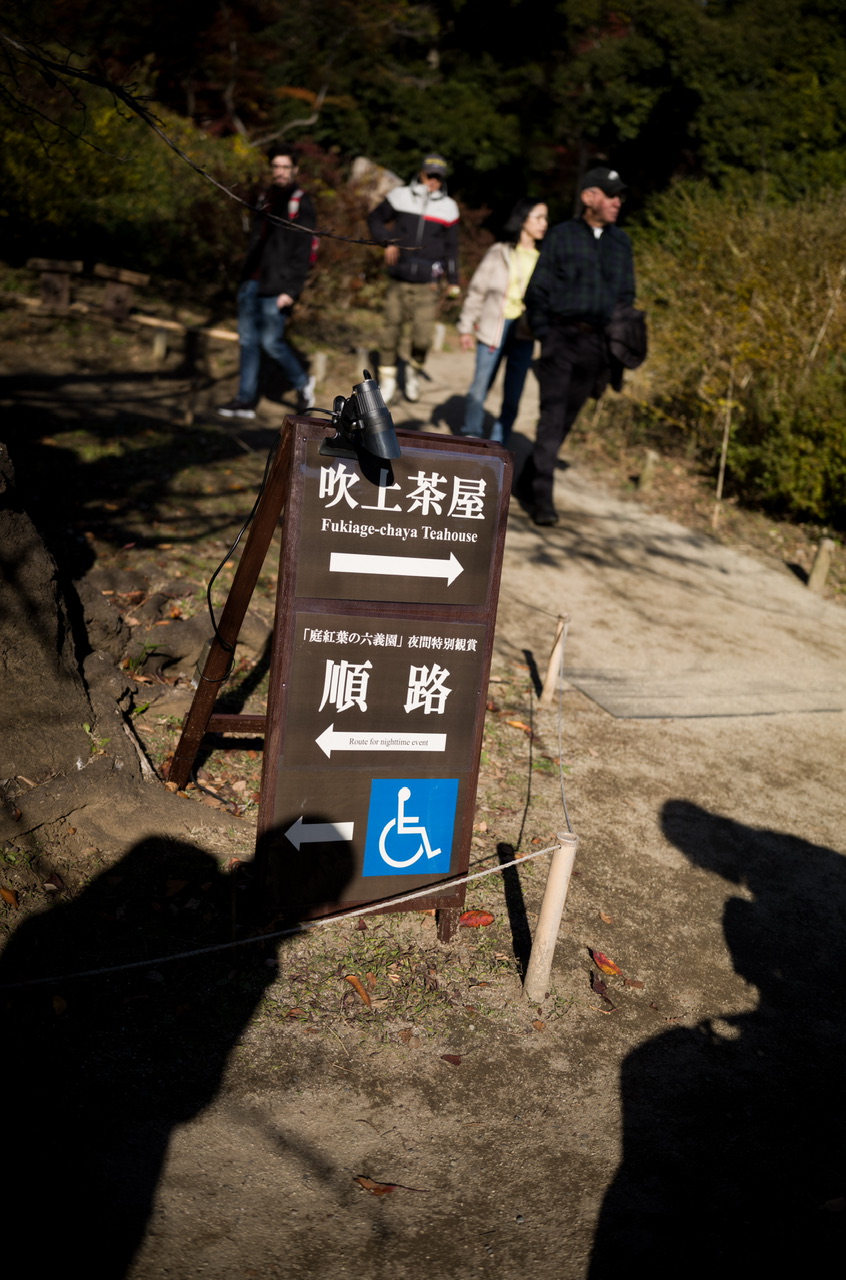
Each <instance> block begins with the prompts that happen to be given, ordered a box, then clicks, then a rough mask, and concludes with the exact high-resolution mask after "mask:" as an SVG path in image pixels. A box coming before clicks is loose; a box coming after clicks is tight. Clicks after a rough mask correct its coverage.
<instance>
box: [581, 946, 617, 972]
mask: <svg viewBox="0 0 846 1280" xmlns="http://www.w3.org/2000/svg"><path fill="white" fill-rule="evenodd" d="M588 955H589V956H590V957H591V959H592V960H593V962H594V964H595V965H596V966H597V967H598V968H600V969H601V970H602V972H603V973H609V974H612V975H614V974H616V976H617V977H618V978H623V977H625V974H624V973H623V970H622V969H621V968H620V967H619V965H616V964H615V963H614V961H613V960H609V959H608V956H606V955H603V953H602V952H601V951H594V950H593V949H592V948H591V947H588Z"/></svg>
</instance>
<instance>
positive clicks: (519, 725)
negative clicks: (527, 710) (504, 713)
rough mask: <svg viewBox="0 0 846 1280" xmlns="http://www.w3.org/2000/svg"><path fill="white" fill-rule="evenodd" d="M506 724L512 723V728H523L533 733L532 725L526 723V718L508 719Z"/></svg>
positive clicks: (524, 730) (526, 731) (525, 731)
mask: <svg viewBox="0 0 846 1280" xmlns="http://www.w3.org/2000/svg"><path fill="white" fill-rule="evenodd" d="M505 723H506V724H510V725H511V727H512V729H522V730H523V732H524V733H531V732H532V726H531V725H530V724H526V721H525V720H506V722H505Z"/></svg>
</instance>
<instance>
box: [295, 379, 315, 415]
mask: <svg viewBox="0 0 846 1280" xmlns="http://www.w3.org/2000/svg"><path fill="white" fill-rule="evenodd" d="M315 383H316V379H315V378H309V380H308V382H307V383H306V384H305V386H304V387H300V388H299V389H298V391H297V413H308V411H309V409H311V408H312V407H313V405H314V387H315Z"/></svg>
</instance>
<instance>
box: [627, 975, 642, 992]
mask: <svg viewBox="0 0 846 1280" xmlns="http://www.w3.org/2000/svg"><path fill="white" fill-rule="evenodd" d="M624 985H625V986H627V987H635V988H636V990H638V991H642V990H643V983H642V982H638V980H637V978H626V979H625V980H624Z"/></svg>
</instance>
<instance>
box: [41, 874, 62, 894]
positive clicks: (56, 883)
mask: <svg viewBox="0 0 846 1280" xmlns="http://www.w3.org/2000/svg"><path fill="white" fill-rule="evenodd" d="M43 887H44V888H45V889H46V890H47V892H48V893H61V891H62V890H63V889H64V887H65V882H64V880H63V879H62V877H61V876H60V875H59V873H58V871H54V872H53V874H52V875H49V876H48V877H47V879H46V880H45V881H44V885H43Z"/></svg>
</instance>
